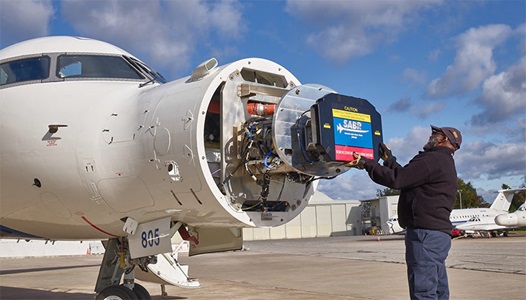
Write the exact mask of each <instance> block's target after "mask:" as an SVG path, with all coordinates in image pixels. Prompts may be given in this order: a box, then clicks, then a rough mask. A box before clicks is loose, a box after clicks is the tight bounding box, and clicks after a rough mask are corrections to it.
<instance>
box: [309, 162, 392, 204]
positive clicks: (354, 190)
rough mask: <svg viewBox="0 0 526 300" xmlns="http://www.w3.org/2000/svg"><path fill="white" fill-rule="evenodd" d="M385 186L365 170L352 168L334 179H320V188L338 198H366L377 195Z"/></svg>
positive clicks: (328, 194) (330, 195) (333, 197)
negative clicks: (375, 181)
mask: <svg viewBox="0 0 526 300" xmlns="http://www.w3.org/2000/svg"><path fill="white" fill-rule="evenodd" d="M383 189H385V187H384V186H381V185H378V184H376V183H374V182H373V181H372V180H371V179H370V178H369V175H367V172H366V171H365V170H357V169H351V170H349V171H348V172H347V173H345V174H342V175H340V176H338V177H336V178H334V179H332V180H324V179H322V180H320V183H319V185H318V190H319V191H321V192H323V193H325V194H326V195H327V196H329V197H331V198H332V199H336V200H364V199H371V198H374V197H375V196H376V190H383Z"/></svg>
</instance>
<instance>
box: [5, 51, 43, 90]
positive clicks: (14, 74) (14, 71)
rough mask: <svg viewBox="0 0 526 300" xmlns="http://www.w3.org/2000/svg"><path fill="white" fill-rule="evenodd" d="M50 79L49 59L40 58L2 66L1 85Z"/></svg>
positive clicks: (11, 62)
mask: <svg viewBox="0 0 526 300" xmlns="http://www.w3.org/2000/svg"><path fill="white" fill-rule="evenodd" d="M48 77H49V57H47V56H39V57H32V58H25V59H19V60H15V61H10V62H6V63H3V64H0V85H5V84H11V83H17V82H23V81H32V80H43V79H46V78H48Z"/></svg>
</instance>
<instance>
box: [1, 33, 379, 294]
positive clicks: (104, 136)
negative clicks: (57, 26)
mask: <svg viewBox="0 0 526 300" xmlns="http://www.w3.org/2000/svg"><path fill="white" fill-rule="evenodd" d="M166 50H167V51H170V49H166ZM170 63H171V62H169V61H167V62H165V64H167V65H168V64H170ZM341 124H355V125H356V126H358V125H359V126H360V127H361V128H362V129H363V130H364V131H363V132H359V133H353V135H352V136H351V135H349V134H348V133H347V132H341V131H340V132H338V131H337V128H339V127H341V126H342V125H341ZM0 137H1V143H0V156H1V160H0V182H1V184H2V187H1V189H0V201H1V202H0V206H1V210H0V237H2V238H6V237H7V238H23V239H45V240H95V239H100V240H105V241H104V245H105V247H106V251H105V255H104V258H103V261H102V264H101V268H100V272H99V276H98V279H97V282H96V286H95V292H96V293H97V298H96V299H137V298H140V299H150V298H151V297H150V294H149V293H148V291H146V289H144V287H142V286H141V285H139V284H136V283H135V282H134V279H135V275H136V272H137V274H138V273H139V272H140V271H139V269H140V270H141V271H142V272H143V273H144V272H147V273H148V274H149V275H151V277H156V276H157V277H159V278H157V279H155V280H159V281H160V282H163V283H165V284H166V283H170V284H174V285H178V286H182V287H198V286H199V282H198V281H197V280H193V279H190V278H189V276H188V269H187V268H185V267H187V266H180V265H179V264H178V262H177V258H176V257H175V256H173V255H169V254H170V253H171V252H172V245H171V238H172V236H173V235H174V234H176V233H177V232H179V234H180V235H181V237H182V238H183V239H184V240H187V241H190V242H191V244H190V250H189V253H190V255H195V254H201V253H209V252H217V251H229V250H238V249H241V248H242V242H243V237H242V228H244V227H274V226H279V225H283V224H285V223H287V222H289V221H290V220H292V219H293V218H294V217H296V216H297V215H298V214H299V213H300V212H301V211H302V210H303V209H304V208H305V207H306V206H307V204H308V202H309V199H310V198H311V196H312V194H313V193H314V191H315V190H316V187H317V182H318V181H317V180H318V179H324V178H334V177H336V176H338V175H340V174H343V173H345V172H346V171H348V170H349V168H348V167H345V166H344V163H346V162H348V161H350V160H352V152H359V153H360V154H362V155H366V156H367V157H369V158H374V159H376V160H378V156H377V153H378V145H379V144H380V143H381V142H382V137H383V135H382V128H381V117H380V114H379V113H378V112H377V111H376V109H375V108H374V106H372V105H371V104H370V103H369V102H368V101H367V100H365V99H359V98H354V97H350V96H345V95H340V94H337V93H336V92H335V91H334V90H332V89H330V88H327V87H325V86H321V85H317V84H310V85H301V84H300V82H299V81H298V79H296V77H295V76H294V75H293V74H291V73H290V72H289V71H288V70H287V69H285V68H284V67H282V66H280V65H278V64H277V63H274V62H272V61H268V60H265V59H260V58H249V59H242V60H239V61H235V62H233V63H230V64H227V65H223V66H218V63H217V60H216V59H214V58H212V59H209V60H207V61H205V62H203V63H202V64H200V65H199V66H197V67H196V68H195V69H194V70H193V72H192V74H191V75H190V76H188V77H185V78H181V79H178V80H175V81H171V82H166V80H165V79H164V78H163V77H162V76H161V74H159V73H158V72H156V71H154V70H153V69H152V68H150V67H149V66H148V65H146V64H145V63H143V62H142V61H140V60H139V59H138V58H136V57H134V56H133V55H131V54H130V53H128V52H126V51H124V50H122V49H120V48H118V47H116V46H114V45H111V44H108V43H105V42H101V41H97V40H93V39H88V38H81V37H66V36H60V37H44V38H38V39H33V40H29V41H25V42H21V43H18V44H15V45H12V46H9V47H7V48H4V49H2V50H0ZM349 158H350V159H349ZM167 253H168V254H167ZM141 276H142V275H141ZM121 283H123V284H121Z"/></svg>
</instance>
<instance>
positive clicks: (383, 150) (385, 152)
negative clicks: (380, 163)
mask: <svg viewBox="0 0 526 300" xmlns="http://www.w3.org/2000/svg"><path fill="white" fill-rule="evenodd" d="M379 150H380V157H381V158H382V159H383V160H384V161H386V160H388V159H389V158H391V157H393V153H392V152H391V148H389V146H387V145H386V144H384V143H380V149H379Z"/></svg>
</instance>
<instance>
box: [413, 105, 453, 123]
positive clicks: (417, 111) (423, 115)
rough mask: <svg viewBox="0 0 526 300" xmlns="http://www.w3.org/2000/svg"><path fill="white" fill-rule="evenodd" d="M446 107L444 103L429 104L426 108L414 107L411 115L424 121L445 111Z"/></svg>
mask: <svg viewBox="0 0 526 300" xmlns="http://www.w3.org/2000/svg"><path fill="white" fill-rule="evenodd" d="M445 107H446V105H445V104H444V103H428V104H426V105H424V106H418V107H414V108H413V109H412V111H411V114H412V115H414V116H416V117H417V118H418V119H420V120H424V119H427V117H428V116H430V115H433V114H437V113H439V112H441V111H443V110H444V108H445Z"/></svg>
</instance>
